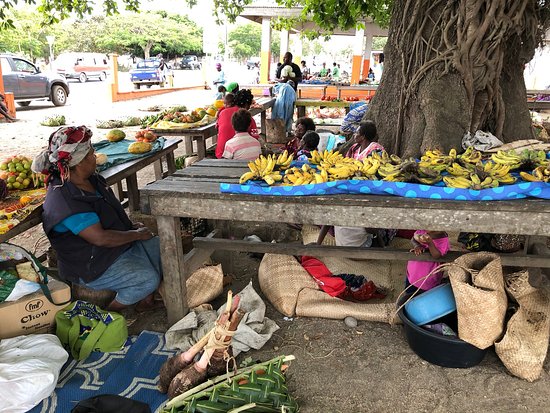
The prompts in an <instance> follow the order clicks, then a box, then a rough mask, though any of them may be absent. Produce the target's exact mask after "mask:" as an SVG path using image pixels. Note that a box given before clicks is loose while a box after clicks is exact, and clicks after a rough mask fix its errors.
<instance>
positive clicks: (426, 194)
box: [220, 179, 550, 201]
mask: <svg viewBox="0 0 550 413" xmlns="http://www.w3.org/2000/svg"><path fill="white" fill-rule="evenodd" d="M220 191H221V192H223V193H232V194H249V195H269V196H311V195H317V196H318V195H339V194H365V195H395V196H401V197H406V198H423V199H437V200H439V199H448V200H454V201H503V200H510V199H522V198H527V197H533V198H543V199H550V184H547V183H544V182H521V183H516V184H513V185H503V186H499V187H497V188H489V189H482V190H480V191H476V190H473V189H461V188H449V187H446V186H431V185H420V184H410V183H405V182H386V181H366V180H355V179H354V180H345V181H334V182H326V183H322V184H308V185H298V186H268V185H267V184H265V183H264V182H263V181H262V182H255V181H254V182H249V183H248V184H246V185H238V184H226V183H221V184H220Z"/></svg>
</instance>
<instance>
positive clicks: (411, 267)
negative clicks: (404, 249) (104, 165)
mask: <svg viewBox="0 0 550 413" xmlns="http://www.w3.org/2000/svg"><path fill="white" fill-rule="evenodd" d="M426 232H427V231H424V230H418V231H416V232H415V233H414V234H415V235H421V234H426ZM433 242H434V245H435V247H436V248H437V250H438V251H439V252H440V253H441V255H445V254H447V253H448V252H449V249H450V248H451V244H450V242H449V237H444V238H438V239H434V240H433ZM420 245H422V246H423V247H425V248H426V252H425V253H426V254H429V253H430V252H429V250H428V246H427V245H426V244H420ZM438 265H440V263H438V262H432V261H409V262H408V263H407V279H408V280H409V282H410V283H411V284H412V285H414V286H415V287H417V288H421V289H422V290H429V289H431V288H434V287H435V286H437V285H439V283H441V279H442V278H443V273H442V272H437V273H435V274H433V275H432V276H431V277H429V278H427V279H426V280H425V281H424V280H421V278H422V277H425V276H426V275H428V274H429V273H430V272H431V271H432V270H433V269H434V268H436V267H437V266H438ZM420 286H422V287H420Z"/></svg>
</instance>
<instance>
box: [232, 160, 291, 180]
mask: <svg viewBox="0 0 550 413" xmlns="http://www.w3.org/2000/svg"><path fill="white" fill-rule="evenodd" d="M275 164H276V156H275V155H268V156H267V157H265V156H263V155H260V157H259V158H257V159H256V160H255V161H250V162H248V168H249V169H250V172H246V173H245V174H243V175H242V176H241V178H240V179H239V183H240V184H244V183H245V182H247V181H249V180H251V179H263V180H264V181H265V182H267V184H268V185H273V184H274V183H275V182H278V181H282V180H283V177H282V175H281V172H279V171H274V170H273V169H274V168H275Z"/></svg>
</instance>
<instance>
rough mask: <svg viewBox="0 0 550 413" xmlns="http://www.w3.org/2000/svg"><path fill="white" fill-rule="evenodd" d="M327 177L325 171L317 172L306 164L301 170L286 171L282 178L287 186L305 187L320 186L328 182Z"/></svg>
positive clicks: (291, 169)
mask: <svg viewBox="0 0 550 413" xmlns="http://www.w3.org/2000/svg"><path fill="white" fill-rule="evenodd" d="M328 180H329V177H328V173H327V171H326V170H324V169H322V170H320V171H318V170H317V169H314V168H312V167H311V166H309V165H308V164H304V165H302V167H301V168H296V167H294V168H290V169H287V171H286V172H285V176H284V183H285V184H288V185H307V184H321V183H323V182H328Z"/></svg>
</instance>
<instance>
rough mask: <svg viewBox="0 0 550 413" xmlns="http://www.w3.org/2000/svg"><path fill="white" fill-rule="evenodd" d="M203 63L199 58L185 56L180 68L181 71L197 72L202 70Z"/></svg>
mask: <svg viewBox="0 0 550 413" xmlns="http://www.w3.org/2000/svg"><path fill="white" fill-rule="evenodd" d="M201 66H202V65H201V62H200V61H199V58H198V57H197V56H195V55H185V56H183V58H182V59H181V63H180V68H181V69H191V70H196V69H200V68H201Z"/></svg>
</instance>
